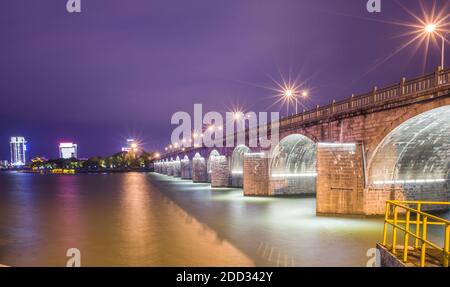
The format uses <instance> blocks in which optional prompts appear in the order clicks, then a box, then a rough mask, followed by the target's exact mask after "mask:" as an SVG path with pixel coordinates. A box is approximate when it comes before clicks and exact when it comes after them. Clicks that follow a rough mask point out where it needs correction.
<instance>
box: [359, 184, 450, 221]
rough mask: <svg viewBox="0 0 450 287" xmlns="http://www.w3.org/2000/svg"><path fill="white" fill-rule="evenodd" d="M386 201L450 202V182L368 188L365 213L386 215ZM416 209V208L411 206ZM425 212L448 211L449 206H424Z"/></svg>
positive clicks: (365, 192)
mask: <svg viewBox="0 0 450 287" xmlns="http://www.w3.org/2000/svg"><path fill="white" fill-rule="evenodd" d="M386 200H410V201H419V200H420V201H447V202H448V201H450V188H449V182H448V181H447V182H445V183H426V184H421V183H408V184H403V185H386V186H381V187H368V188H366V189H365V190H364V213H365V214H366V215H381V214H384V213H385V209H386ZM411 207H416V206H411ZM422 210H423V211H436V210H448V206H442V205H424V206H423V208H422Z"/></svg>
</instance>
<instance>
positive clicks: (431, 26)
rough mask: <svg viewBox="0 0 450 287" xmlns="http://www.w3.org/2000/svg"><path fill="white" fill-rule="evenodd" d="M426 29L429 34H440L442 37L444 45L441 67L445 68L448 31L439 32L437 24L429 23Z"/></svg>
mask: <svg viewBox="0 0 450 287" xmlns="http://www.w3.org/2000/svg"><path fill="white" fill-rule="evenodd" d="M424 30H425V32H426V33H428V34H435V35H438V36H439V37H441V40H442V47H441V53H442V54H441V69H444V55H445V38H446V36H447V34H448V31H445V32H443V33H439V32H438V31H437V25H436V24H433V23H431V24H428V25H426V26H425V27H424Z"/></svg>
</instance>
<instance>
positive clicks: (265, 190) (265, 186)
mask: <svg viewBox="0 0 450 287" xmlns="http://www.w3.org/2000/svg"><path fill="white" fill-rule="evenodd" d="M243 179H244V180H243V186H244V195H245V196H268V195H269V159H268V158H267V157H265V156H264V154H262V153H247V154H245V155H244V173H243Z"/></svg>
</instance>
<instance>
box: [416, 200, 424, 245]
mask: <svg viewBox="0 0 450 287" xmlns="http://www.w3.org/2000/svg"><path fill="white" fill-rule="evenodd" d="M421 207H422V204H420V203H418V204H417V211H418V212H417V216H416V241H415V243H414V247H415V248H416V249H418V248H419V236H420V212H421Z"/></svg>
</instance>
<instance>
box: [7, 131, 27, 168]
mask: <svg viewBox="0 0 450 287" xmlns="http://www.w3.org/2000/svg"><path fill="white" fill-rule="evenodd" d="M9 144H10V148H11V165H12V166H23V165H25V163H26V157H25V153H26V151H27V141H26V140H25V138H24V137H11V142H10V143H9Z"/></svg>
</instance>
